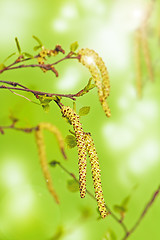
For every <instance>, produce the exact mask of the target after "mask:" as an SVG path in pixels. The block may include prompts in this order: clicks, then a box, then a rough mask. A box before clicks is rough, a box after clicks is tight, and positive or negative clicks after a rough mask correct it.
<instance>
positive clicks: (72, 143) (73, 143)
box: [65, 135, 77, 148]
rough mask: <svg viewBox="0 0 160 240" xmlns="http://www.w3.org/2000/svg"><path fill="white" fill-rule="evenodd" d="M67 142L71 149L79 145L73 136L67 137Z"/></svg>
mask: <svg viewBox="0 0 160 240" xmlns="http://www.w3.org/2000/svg"><path fill="white" fill-rule="evenodd" d="M65 142H66V144H67V146H68V147H69V148H74V147H75V146H76V145H77V141H76V138H75V136H73V135H67V136H66V138H65Z"/></svg>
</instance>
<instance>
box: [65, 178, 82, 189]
mask: <svg viewBox="0 0 160 240" xmlns="http://www.w3.org/2000/svg"><path fill="white" fill-rule="evenodd" d="M67 189H68V190H69V191H70V192H78V191H79V183H78V182H77V181H76V180H75V179H70V180H68V181H67Z"/></svg>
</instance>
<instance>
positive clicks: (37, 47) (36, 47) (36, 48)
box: [33, 45, 42, 51]
mask: <svg viewBox="0 0 160 240" xmlns="http://www.w3.org/2000/svg"><path fill="white" fill-rule="evenodd" d="M41 47H42V46H40V45H38V46H35V47H34V48H33V50H34V51H37V50H38V49H40V48H41Z"/></svg>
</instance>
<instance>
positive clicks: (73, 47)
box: [70, 41, 79, 52]
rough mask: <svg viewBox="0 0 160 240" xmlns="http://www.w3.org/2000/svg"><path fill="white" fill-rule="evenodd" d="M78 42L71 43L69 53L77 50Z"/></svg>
mask: <svg viewBox="0 0 160 240" xmlns="http://www.w3.org/2000/svg"><path fill="white" fill-rule="evenodd" d="M78 46H79V45H78V42H77V41H76V42H74V43H72V44H71V45H70V50H71V52H75V51H76V50H77V48H78Z"/></svg>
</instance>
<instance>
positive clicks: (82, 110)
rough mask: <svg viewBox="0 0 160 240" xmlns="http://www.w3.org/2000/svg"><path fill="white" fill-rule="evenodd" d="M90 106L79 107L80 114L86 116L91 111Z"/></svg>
mask: <svg viewBox="0 0 160 240" xmlns="http://www.w3.org/2000/svg"><path fill="white" fill-rule="evenodd" d="M89 111H90V107H82V108H81V109H79V116H85V115H87V114H88V113H89Z"/></svg>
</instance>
